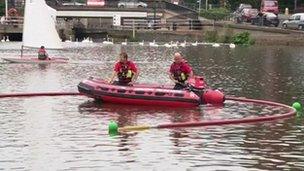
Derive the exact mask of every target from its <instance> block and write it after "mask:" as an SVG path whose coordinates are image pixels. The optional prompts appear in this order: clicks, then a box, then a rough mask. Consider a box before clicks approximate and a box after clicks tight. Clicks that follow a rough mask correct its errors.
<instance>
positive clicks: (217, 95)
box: [201, 89, 225, 105]
mask: <svg viewBox="0 0 304 171" xmlns="http://www.w3.org/2000/svg"><path fill="white" fill-rule="evenodd" d="M201 98H202V101H203V102H204V103H205V104H213V105H219V104H223V103H224V101H225V95H224V93H223V92H221V91H219V90H212V89H207V90H205V91H204V92H203V94H202V96H201Z"/></svg>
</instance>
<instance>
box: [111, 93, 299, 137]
mask: <svg viewBox="0 0 304 171" xmlns="http://www.w3.org/2000/svg"><path fill="white" fill-rule="evenodd" d="M226 100H232V101H238V102H250V103H256V104H265V105H270V106H278V107H283V108H286V109H287V110H288V111H287V112H286V113H284V114H274V115H265V116H259V117H247V118H242V119H218V120H212V121H201V122H177V123H168V124H160V125H154V126H152V125H142V126H126V127H121V128H118V127H117V129H116V131H139V130H146V129H153V128H154V129H155V128H157V129H162V128H180V127H199V126H215V125H228V124H243V123H257V122H266V121H274V120H278V119H284V118H288V117H292V116H295V114H296V113H297V111H296V109H294V108H293V107H290V106H288V105H285V104H281V103H276V102H271V101H265V100H256V99H247V98H239V97H226ZM112 124H113V123H112ZM110 131H115V124H114V125H112V126H111V125H109V132H110Z"/></svg>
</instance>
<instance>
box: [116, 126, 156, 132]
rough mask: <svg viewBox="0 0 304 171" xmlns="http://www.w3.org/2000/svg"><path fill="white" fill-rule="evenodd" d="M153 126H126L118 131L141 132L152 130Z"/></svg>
mask: <svg viewBox="0 0 304 171" xmlns="http://www.w3.org/2000/svg"><path fill="white" fill-rule="evenodd" d="M150 128H152V127H151V126H148V125H141V126H126V127H122V128H118V131H140V130H145V129H150Z"/></svg>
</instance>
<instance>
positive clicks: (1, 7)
mask: <svg viewBox="0 0 304 171" xmlns="http://www.w3.org/2000/svg"><path fill="white" fill-rule="evenodd" d="M3 15H5V2H2V1H1V2H0V16H3Z"/></svg>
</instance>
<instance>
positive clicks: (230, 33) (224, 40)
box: [220, 27, 233, 43]
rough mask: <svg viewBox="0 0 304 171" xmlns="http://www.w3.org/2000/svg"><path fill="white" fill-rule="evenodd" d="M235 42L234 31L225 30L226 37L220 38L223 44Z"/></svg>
mask: <svg viewBox="0 0 304 171" xmlns="http://www.w3.org/2000/svg"><path fill="white" fill-rule="evenodd" d="M232 41H233V29H231V28H229V27H228V28H225V32H224V35H223V36H221V37H220V42H221V43H231V42H232Z"/></svg>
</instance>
